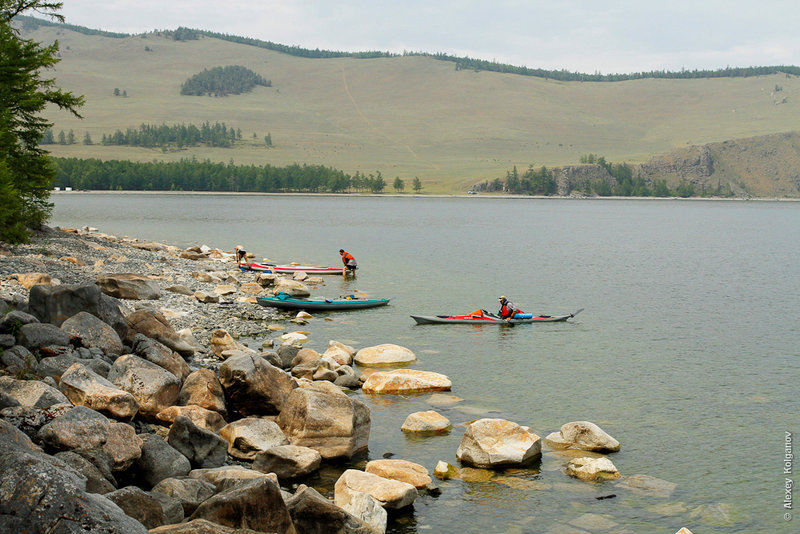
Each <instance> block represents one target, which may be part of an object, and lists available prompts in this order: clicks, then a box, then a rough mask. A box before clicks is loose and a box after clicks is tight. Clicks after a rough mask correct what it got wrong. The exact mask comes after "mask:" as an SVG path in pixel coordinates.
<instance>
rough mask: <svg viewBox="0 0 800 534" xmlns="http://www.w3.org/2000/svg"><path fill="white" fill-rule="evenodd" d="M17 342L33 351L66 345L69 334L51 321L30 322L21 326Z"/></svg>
mask: <svg viewBox="0 0 800 534" xmlns="http://www.w3.org/2000/svg"><path fill="white" fill-rule="evenodd" d="M17 343H18V344H20V345H22V346H23V347H25V348H26V349H29V350H32V351H36V350H38V349H41V348H42V347H48V346H57V347H66V346H68V345H69V334H67V333H66V332H64V331H63V330H61V329H60V328H59V327H57V326H56V325H52V324H49V323H29V324H24V325H22V326H21V327H20V329H19V333H17Z"/></svg>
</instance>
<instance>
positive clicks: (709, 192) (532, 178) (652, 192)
mask: <svg viewBox="0 0 800 534" xmlns="http://www.w3.org/2000/svg"><path fill="white" fill-rule="evenodd" d="M581 163H582V164H589V165H600V166H601V167H603V168H604V169H605V170H606V172H608V174H609V175H610V176H611V177H612V178H613V179H614V180H613V181H609V180H603V179H597V180H592V181H590V182H588V183H587V184H586V186H585V187H584V188H582V189H579V190H582V191H583V192H584V193H586V194H587V195H597V196H599V197H609V196H615V197H657V198H668V197H681V198H689V197H697V196H699V197H732V196H733V191H732V190H731V187H730V185H727V184H726V185H722V184H718V185H717V187H713V188H706V187H705V186H702V188H701V189H699V190H698V189H697V188H696V187H695V185H694V184H693V183H691V182H689V181H686V180H683V181H681V183H679V184H678V185H677V186H676V187H675V188H674V189H672V188H670V187H669V186H668V185H667V181H666V180H656V181H655V182H653V183H648V182H647V181H646V180H645V179H644V178H642V176H641V175H636V176H634V175H633V168H632V167H631V166H630V165H628V164H626V163H611V162H609V161H606V159H605V158H604V157H603V156H597V155H595V154H587V155H585V156H581ZM471 190H472V191H475V192H486V193H493V192H496V193H501V192H502V193H510V194H515V195H547V196H549V195H555V194H556V193H557V191H556V181H555V178H554V176H553V173H552V171H550V170H548V169H547V167H542V168H540V169H539V170H538V171H536V170H534V168H533V165H531V166H529V167H528V169H527V170H526V171H525V172H523V173H522V174H520V173H519V171H517V167H516V166H515V167H514V168H513V170H510V171H506V177H505V180H503V179H501V178H495V179H494V180H491V181H489V180H487V181H484V182H481V183H478V184H475V185H473V186H472V188H471Z"/></svg>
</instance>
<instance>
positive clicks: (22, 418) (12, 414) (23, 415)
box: [0, 397, 110, 473]
mask: <svg viewBox="0 0 800 534" xmlns="http://www.w3.org/2000/svg"><path fill="white" fill-rule="evenodd" d="M6 399H7V401H8V402H11V403H15V402H16V401H15V400H14V399H12V398H11V397H6ZM8 402H6V403H4V404H8ZM72 408H74V406H73V405H72V403H70V402H67V403H65V404H53V405H52V406H48V407H47V408H34V407H32V406H20V405H19V404H12V405H11V406H6V407H5V408H3V409H2V411H0V417H2V419H4V420H5V421H6V422H8V423H11V424H12V425H14V426H15V427H16V428H18V429H19V430H21V431H22V432H24V433H25V434H26V435H27V436H28V437H30V438H31V439H33V440H36V441H38V440H39V437H38V436H39V430H41V428H42V427H43V426H44V425H46V424H48V423H49V422H51V421H52V420H53V419H55V418H56V417H58V416H59V415H63V414H65V413H67V412H68V411H70V410H71V409H72ZM109 473H110V468H109Z"/></svg>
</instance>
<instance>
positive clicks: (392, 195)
mask: <svg viewBox="0 0 800 534" xmlns="http://www.w3.org/2000/svg"><path fill="white" fill-rule="evenodd" d="M50 193H51V195H76V194H84V193H89V194H92V195H225V196H291V197H338V198H423V199H424V198H484V199H513V200H524V199H538V200H645V201H647V200H649V201H656V200H679V201H684V200H688V201H724V202H751V201H754V202H800V197H798V198H787V197H782V198H779V197H733V198H728V197H685V198H684V197H620V196H605V197H601V196H553V195H550V196H547V195H494V194H485V193H483V194H482V193H477V194H474V195H470V194H464V193H458V194H456V193H451V194H448V193H431V194H417V193H294V192H292V193H273V192H261V191H135V190H117V191H110V190H102V189H94V190H73V191H63V190H59V191H51V192H50Z"/></svg>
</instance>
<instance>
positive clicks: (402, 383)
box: [362, 369, 452, 395]
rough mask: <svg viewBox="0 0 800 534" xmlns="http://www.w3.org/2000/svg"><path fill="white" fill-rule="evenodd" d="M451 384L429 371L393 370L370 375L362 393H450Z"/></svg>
mask: <svg viewBox="0 0 800 534" xmlns="http://www.w3.org/2000/svg"><path fill="white" fill-rule="evenodd" d="M451 387H452V382H450V379H449V378H447V376H445V375H443V374H440V373H433V372H431V371H418V370H416V369H395V370H393V371H378V372H375V373H372V374H370V375H369V376H368V377H367V380H366V381H365V382H364V385H363V386H362V389H363V390H364V393H385V394H392V395H405V394H407V393H425V392H428V391H450V388H451Z"/></svg>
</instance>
